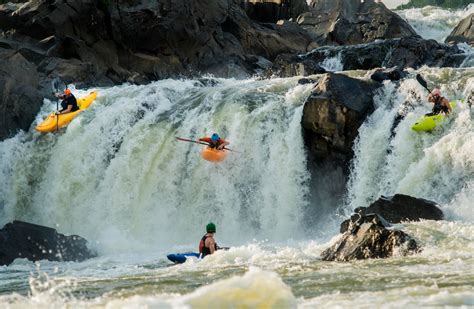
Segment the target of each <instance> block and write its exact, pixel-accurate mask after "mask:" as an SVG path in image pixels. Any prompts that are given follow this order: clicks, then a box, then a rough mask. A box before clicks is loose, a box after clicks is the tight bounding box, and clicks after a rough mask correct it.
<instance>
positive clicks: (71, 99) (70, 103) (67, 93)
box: [56, 88, 79, 115]
mask: <svg viewBox="0 0 474 309" xmlns="http://www.w3.org/2000/svg"><path fill="white" fill-rule="evenodd" d="M57 97H58V98H60V99H61V100H63V101H62V102H61V107H62V109H61V110H59V111H57V112H56V115H59V114H67V113H71V112H75V111H77V110H79V106H78V105H77V100H76V97H75V96H74V95H73V94H72V92H71V90H69V89H67V88H66V89H65V90H64V93H63V94H58V95H57Z"/></svg>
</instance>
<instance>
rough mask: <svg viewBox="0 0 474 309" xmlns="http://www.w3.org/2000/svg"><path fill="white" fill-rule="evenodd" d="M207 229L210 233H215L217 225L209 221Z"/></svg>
mask: <svg viewBox="0 0 474 309" xmlns="http://www.w3.org/2000/svg"><path fill="white" fill-rule="evenodd" d="M206 231H207V232H208V233H215V232H216V225H215V224H214V223H212V222H209V224H208V225H206Z"/></svg>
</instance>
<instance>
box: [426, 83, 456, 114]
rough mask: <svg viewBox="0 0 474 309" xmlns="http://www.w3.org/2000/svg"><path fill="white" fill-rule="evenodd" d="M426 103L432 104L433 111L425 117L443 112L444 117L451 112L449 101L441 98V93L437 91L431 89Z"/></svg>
mask: <svg viewBox="0 0 474 309" xmlns="http://www.w3.org/2000/svg"><path fill="white" fill-rule="evenodd" d="M428 102H431V103H434V106H433V110H432V111H431V113H428V114H426V116H434V115H438V114H439V113H441V112H443V113H445V114H446V115H447V114H449V113H450V112H451V110H452V109H451V104H449V100H448V99H446V98H445V97H443V96H441V91H440V90H439V89H436V88H435V89H433V91H431V93H430V94H429V95H428Z"/></svg>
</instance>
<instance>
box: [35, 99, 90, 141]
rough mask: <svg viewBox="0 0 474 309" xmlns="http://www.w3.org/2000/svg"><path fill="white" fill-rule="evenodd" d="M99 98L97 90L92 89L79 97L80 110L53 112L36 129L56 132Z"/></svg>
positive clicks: (43, 131) (44, 131)
mask: <svg viewBox="0 0 474 309" xmlns="http://www.w3.org/2000/svg"><path fill="white" fill-rule="evenodd" d="M95 98H97V91H92V92H91V93H89V94H88V95H87V96H85V97H83V98H80V99H77V105H78V106H79V110H77V111H75V112H71V113H67V114H61V115H56V113H51V114H50V115H49V116H48V118H46V119H45V120H44V121H43V122H42V123H40V124H39V125H38V126H37V127H36V131H39V132H42V133H48V132H54V131H56V130H57V129H59V128H62V127H65V126H67V125H68V124H69V123H70V122H71V121H72V120H73V119H74V118H76V117H77V115H79V113H81V112H83V111H84V110H85V109H87V108H88V107H89V105H91V104H92V102H94V100H95Z"/></svg>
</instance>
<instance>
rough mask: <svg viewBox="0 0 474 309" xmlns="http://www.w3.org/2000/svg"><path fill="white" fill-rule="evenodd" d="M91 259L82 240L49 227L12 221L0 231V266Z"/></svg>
mask: <svg viewBox="0 0 474 309" xmlns="http://www.w3.org/2000/svg"><path fill="white" fill-rule="evenodd" d="M95 256H96V254H95V253H94V252H92V251H91V250H89V249H88V248H87V240H85V239H84V238H82V237H80V236H77V235H71V236H65V235H63V234H59V233H58V232H57V231H56V230H55V229H52V228H49V227H45V226H41V225H36V224H31V223H27V222H22V221H13V222H12V223H8V224H6V225H5V226H4V227H3V229H1V230H0V265H9V264H11V263H12V262H13V261H14V260H15V259H17V258H26V259H28V260H30V261H39V260H49V261H83V260H86V259H89V258H92V257H95Z"/></svg>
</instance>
